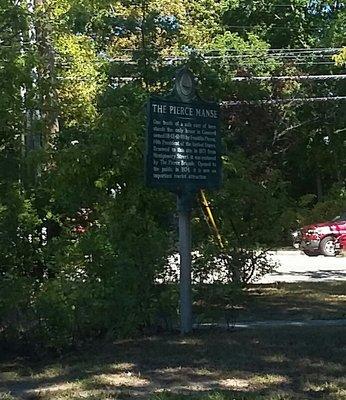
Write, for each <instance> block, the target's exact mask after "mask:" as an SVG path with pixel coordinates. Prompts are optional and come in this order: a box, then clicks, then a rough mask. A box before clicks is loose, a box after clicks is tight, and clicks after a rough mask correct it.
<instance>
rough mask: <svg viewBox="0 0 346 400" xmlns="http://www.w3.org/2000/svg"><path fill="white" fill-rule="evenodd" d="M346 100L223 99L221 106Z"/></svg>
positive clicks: (323, 98)
mask: <svg viewBox="0 0 346 400" xmlns="http://www.w3.org/2000/svg"><path fill="white" fill-rule="evenodd" d="M343 100H346V96H325V97H301V98H292V99H266V100H248V101H246V100H235V101H222V102H221V103H220V105H221V107H225V108H227V107H232V106H241V105H249V106H258V105H262V104H263V105H266V104H268V105H271V104H289V103H299V104H302V103H317V102H327V101H343Z"/></svg>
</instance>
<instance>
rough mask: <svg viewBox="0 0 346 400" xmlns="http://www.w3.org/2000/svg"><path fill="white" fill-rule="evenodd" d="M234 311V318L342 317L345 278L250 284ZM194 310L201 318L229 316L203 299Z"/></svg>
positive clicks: (212, 319)
mask: <svg viewBox="0 0 346 400" xmlns="http://www.w3.org/2000/svg"><path fill="white" fill-rule="evenodd" d="M210 291H213V287H212V285H211V286H210ZM229 312H230V311H229V310H228V313H229ZM233 312H234V316H233V319H234V320H235V321H254V320H259V321H266V320H313V319H343V318H346V281H335V282H312V283H311V282H300V283H277V284H266V285H251V286H250V287H249V288H248V289H247V293H246V296H245V297H243V298H240V299H239V301H236V307H235V309H234V311H233ZM195 313H196V314H198V315H200V318H199V321H200V322H225V321H224V319H225V317H227V315H226V314H227V310H226V309H225V307H223V304H210V303H209V304H207V305H206V304H203V303H200V304H198V305H196V306H195ZM230 317H231V318H232V315H231V316H230Z"/></svg>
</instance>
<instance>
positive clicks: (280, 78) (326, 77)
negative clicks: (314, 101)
mask: <svg viewBox="0 0 346 400" xmlns="http://www.w3.org/2000/svg"><path fill="white" fill-rule="evenodd" d="M334 79H336V80H337V79H346V74H340V75H335V74H331V75H282V76H250V77H246V76H235V77H234V78H232V79H231V80H232V81H236V82H243V81H271V80H273V81H275V80H277V81H285V80H298V81H305V80H312V81H326V80H334Z"/></svg>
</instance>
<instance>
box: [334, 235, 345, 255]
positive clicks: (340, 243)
mask: <svg viewBox="0 0 346 400" xmlns="http://www.w3.org/2000/svg"><path fill="white" fill-rule="evenodd" d="M335 252H336V254H341V253H343V252H344V253H345V255H346V235H340V236H339V237H338V238H337V239H336V241H335Z"/></svg>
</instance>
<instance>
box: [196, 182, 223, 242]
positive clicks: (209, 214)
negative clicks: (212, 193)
mask: <svg viewBox="0 0 346 400" xmlns="http://www.w3.org/2000/svg"><path fill="white" fill-rule="evenodd" d="M200 195H201V201H202V205H203V206H204V209H205V212H206V216H207V218H208V220H209V221H210V224H211V226H212V228H213V230H214V233H215V236H216V237H217V240H218V242H219V245H220V247H221V249H223V248H224V244H223V242H222V237H221V235H220V232H219V230H218V228H217V225H216V223H215V219H214V216H213V213H212V211H211V208H210V205H209V202H208V200H207V197H206V195H205V192H204V190H202V189H201V191H200Z"/></svg>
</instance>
